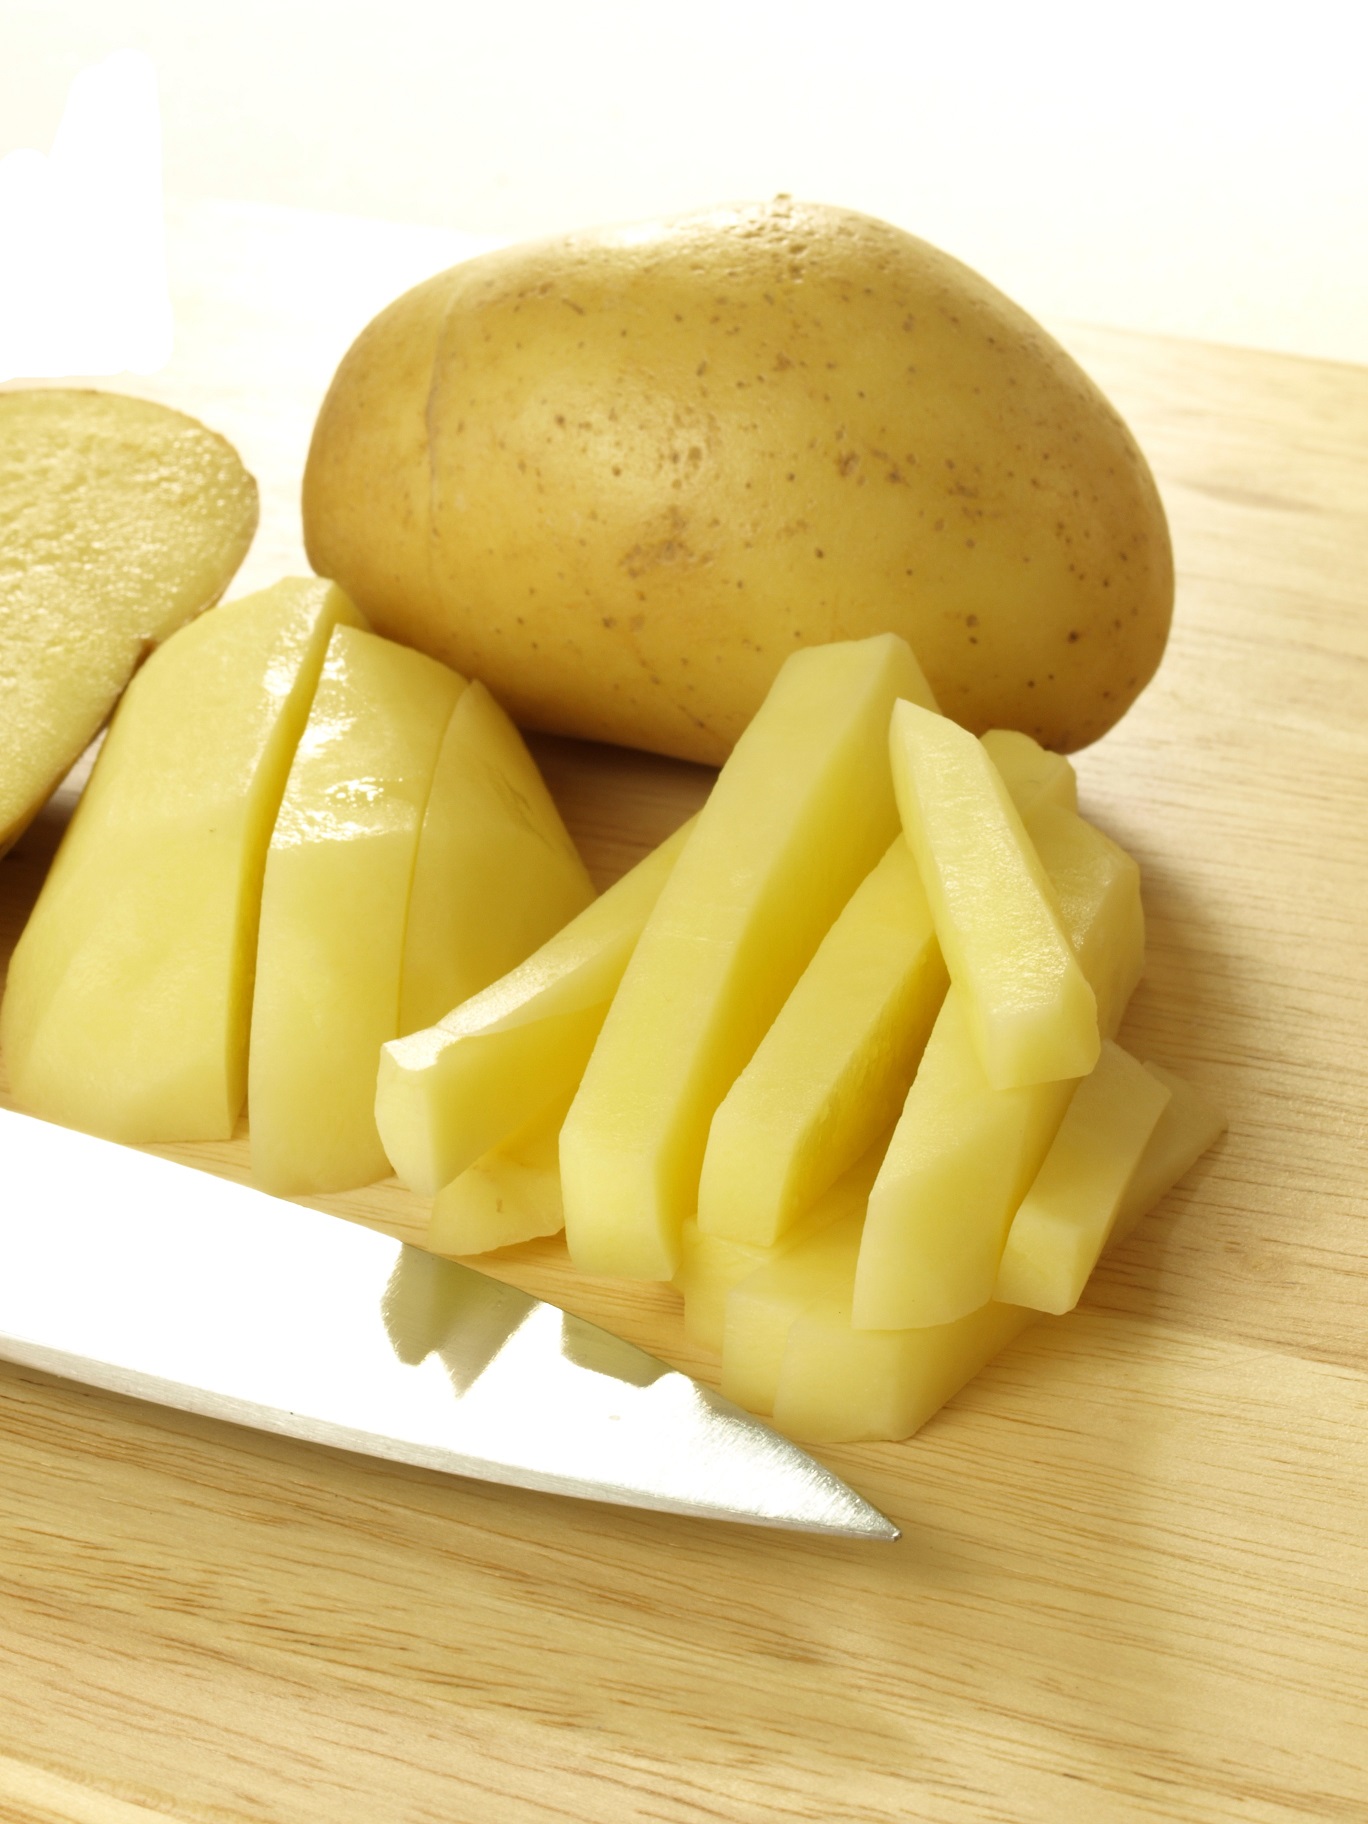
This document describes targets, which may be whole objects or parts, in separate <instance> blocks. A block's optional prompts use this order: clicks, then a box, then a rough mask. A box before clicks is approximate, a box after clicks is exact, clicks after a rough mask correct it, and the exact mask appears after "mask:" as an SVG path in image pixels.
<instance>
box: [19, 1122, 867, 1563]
mask: <svg viewBox="0 0 1368 1824" xmlns="http://www.w3.org/2000/svg"><path fill="white" fill-rule="evenodd" d="M0 1166H2V1167H3V1170H2V1171H0V1182H3V1183H4V1184H5V1185H6V1186H7V1187H8V1188H7V1190H6V1193H5V1197H4V1202H3V1205H0V1356H3V1357H7V1358H8V1359H9V1360H11V1361H14V1362H17V1363H20V1364H24V1365H27V1366H30V1367H35V1368H39V1369H43V1370H46V1371H47V1372H49V1373H53V1374H56V1375H60V1376H63V1377H65V1378H67V1379H72V1380H78V1381H82V1382H85V1383H87V1384H88V1385H91V1386H95V1387H101V1388H105V1389H108V1390H110V1391H112V1392H115V1393H119V1394H125V1395H131V1396H133V1397H136V1398H139V1399H144V1400H152V1401H156V1402H158V1403H160V1404H162V1405H167V1406H175V1407H179V1408H181V1409H183V1410H185V1411H187V1412H195V1413H200V1414H203V1415H205V1416H207V1417H210V1418H214V1419H222V1420H227V1421H230V1422H233V1423H236V1424H241V1425H249V1426H254V1427H256V1428H257V1429H260V1430H265V1431H274V1432H281V1433H284V1434H285V1435H287V1436H291V1437H298V1438H303V1439H306V1440H308V1441H310V1442H313V1443H320V1444H326V1445H332V1446H337V1447H340V1448H342V1449H346V1450H353V1451H361V1452H364V1453H366V1454H368V1455H371V1456H378V1457H387V1458H391V1459H393V1460H396V1461H399V1462H405V1463H414V1464H419V1465H421V1466H423V1467H425V1468H429V1469H435V1470H439V1471H445V1472H448V1473H451V1474H454V1475H458V1476H470V1477H477V1478H479V1479H481V1480H485V1481H493V1482H504V1483H510V1484H512V1485H514V1486H517V1487H521V1488H529V1489H539V1490H545V1491H549V1492H553V1493H558V1494H564V1495H573V1496H579V1497H583V1498H588V1499H592V1500H598V1501H609V1502H615V1503H618V1504H620V1505H625V1506H631V1507H642V1508H649V1509H656V1510H659V1511H663V1512H668V1513H676V1514H687V1515H693V1516H697V1517H701V1518H709V1519H718V1520H736V1521H746V1522H750V1523H752V1524H759V1525H765V1526H777V1527H789V1528H795V1529H797V1530H800V1531H805V1532H814V1533H836V1534H846V1535H851V1536H856V1537H860V1538H867V1539H896V1538H897V1537H898V1529H897V1528H896V1527H895V1526H894V1525H893V1524H892V1522H891V1521H889V1520H887V1519H886V1518H885V1517H884V1516H883V1515H882V1514H880V1513H879V1512H878V1511H877V1509H875V1508H873V1507H871V1506H870V1504H869V1503H868V1502H866V1501H864V1500H863V1499H862V1498H861V1497H860V1496H859V1495H857V1494H856V1493H855V1492H854V1490H852V1489H850V1488H849V1487H847V1486H846V1484H845V1483H844V1482H842V1481H841V1480H840V1479H839V1478H838V1477H837V1476H835V1475H833V1474H832V1473H831V1471H830V1470H828V1469H826V1468H825V1467H824V1466H823V1465H821V1464H819V1463H817V1462H816V1461H814V1459H813V1458H811V1457H809V1456H808V1455H807V1454H806V1453H805V1452H804V1451H802V1450H800V1449H799V1448H798V1447H797V1446H796V1445H794V1444H792V1443H790V1442H789V1441H788V1440H787V1439H785V1438H782V1437H780V1436H779V1434H778V1433H777V1432H775V1431H773V1430H772V1429H771V1428H770V1427H769V1426H767V1425H765V1424H763V1423H762V1422H761V1421H760V1420H759V1419H756V1418H754V1417H752V1415H751V1414H749V1413H746V1412H743V1411H742V1410H741V1409H740V1408H739V1407H737V1406H733V1405H732V1404H731V1403H730V1402H729V1401H727V1400H724V1399H722V1398H721V1396H720V1395H718V1394H716V1393H714V1392H712V1391H711V1389H709V1388H707V1387H704V1386H702V1385H701V1384H700V1383H698V1382H696V1381H693V1380H690V1379H689V1378H688V1377H687V1376H686V1375H684V1374H681V1373H679V1372H678V1371H676V1370H674V1369H671V1368H669V1367H667V1366H666V1365H665V1364H664V1363H663V1362H659V1361H657V1360H656V1359H655V1358H654V1357H652V1356H649V1355H647V1354H646V1353H645V1352H644V1351H642V1350H640V1349H637V1348H635V1347H634V1346H633V1345H632V1344H630V1343H627V1342H624V1341H623V1340H622V1339H621V1338H620V1337H616V1336H613V1335H612V1334H610V1333H609V1332H608V1331H606V1330H602V1329H599V1328H598V1327H597V1326H596V1325H593V1324H590V1323H587V1322H585V1320H584V1319H582V1318H579V1317H576V1316H574V1315H573V1314H571V1313H569V1312H566V1311H562V1310H560V1309H559V1308H558V1307H557V1306H554V1305H550V1304H547V1303H545V1302H543V1301H542V1300H540V1299H536V1298H533V1297H531V1296H530V1295H529V1294H527V1293H524V1292H521V1291H519V1290H517V1289H516V1288H515V1287H513V1286H509V1285H505V1284H504V1283H502V1282H501V1281H499V1280H495V1279H491V1278H490V1277H489V1276H488V1275H486V1274H482V1273H478V1272H476V1271H475V1270H474V1269H472V1268H470V1267H466V1266H464V1265H461V1264H460V1263H458V1262H456V1261H451V1260H444V1259H441V1258H439V1257H438V1256H436V1255H432V1254H426V1253H424V1252H423V1251H422V1250H421V1249H419V1248H415V1247H411V1246H408V1245H406V1244H403V1243H401V1242H398V1241H395V1240H393V1239H391V1238H390V1237H388V1236H386V1235H383V1234H380V1233H378V1232H376V1231H374V1230H371V1229H367V1228H364V1227H361V1226H360V1225H359V1224H355V1223H351V1222H347V1221H345V1220H343V1219H341V1218H339V1217H336V1216H332V1215H327V1214H324V1213H323V1212H321V1211H317V1210H312V1209H308V1208H306V1207H305V1206H303V1205H300V1204H295V1203H289V1202H286V1201H284V1200H282V1199H280V1198H276V1197H270V1196H267V1195H266V1194H265V1193H264V1192H261V1191H256V1190H252V1189H249V1188H248V1187H246V1186H243V1185H239V1184H234V1183H232V1182H230V1181H229V1180H227V1179H223V1178H216V1177H214V1176H212V1175H211V1174H209V1173H206V1172H198V1171H195V1170H193V1169H191V1168H189V1167H187V1166H183V1165H179V1164H176V1163H175V1162H173V1161H171V1160H168V1159H162V1158H159V1157H157V1156H156V1155H153V1154H150V1153H143V1152H139V1151H136V1150H135V1149H133V1148H130V1147H124V1146H118V1145H115V1144H113V1143H112V1142H110V1141H107V1140H97V1139H93V1138H91V1137H90V1136H89V1135H86V1134H79V1133H75V1132H73V1131H71V1130H70V1129H67V1128H59V1127H54V1126H52V1125H50V1124H49V1123H47V1122H43V1121H38V1120H34V1119H33V1118H32V1117H30V1116H27V1115H19V1114H15V1113H13V1112H11V1111H9V1110H5V1109H0Z"/></svg>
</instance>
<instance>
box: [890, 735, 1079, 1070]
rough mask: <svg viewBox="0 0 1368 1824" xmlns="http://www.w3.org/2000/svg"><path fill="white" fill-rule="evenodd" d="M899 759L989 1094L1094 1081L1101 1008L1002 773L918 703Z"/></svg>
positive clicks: (902, 791)
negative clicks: (1062, 1082)
mask: <svg viewBox="0 0 1368 1824" xmlns="http://www.w3.org/2000/svg"><path fill="white" fill-rule="evenodd" d="M890 751H891V754H892V762H893V780H894V785H895V787H896V790H897V794H898V808H899V811H900V812H901V815H902V822H903V829H904V831H905V833H906V836H907V840H908V844H909V846H910V848H911V850H912V853H913V855H914V857H915V858H916V863H917V870H918V872H919V874H920V875H921V879H922V884H923V886H924V887H925V888H926V894H927V898H928V900H929V901H930V904H931V916H932V918H933V919H934V920H935V925H936V935H937V937H938V938H939V939H940V946H941V951H942V953H943V954H944V957H945V961H946V966H947V968H948V969H949V971H950V979H951V981H952V982H953V983H954V984H955V986H956V988H957V989H958V990H959V993H960V994H961V995H962V996H963V998H964V1006H965V1012H966V1014H967V1017H968V1020H969V1028H970V1031H971V1033H972V1034H973V1039H974V1045H975V1048H976V1049H977V1051H978V1054H979V1061H980V1063H981V1064H982V1065H983V1070H984V1074H985V1076H986V1077H987V1079H988V1081H989V1083H991V1084H992V1085H993V1087H994V1088H995V1089H1016V1088H1019V1087H1021V1086H1022V1085H1024V1084H1030V1083H1044V1082H1052V1081H1057V1080H1058V1079H1060V1078H1062V1077H1082V1076H1086V1074H1087V1073H1088V1071H1090V1070H1091V1069H1092V1067H1093V1065H1094V1064H1095V1063H1096V1062H1097V1053H1098V1045H1099V1038H1098V1030H1097V1005H1096V1000H1095V998H1094V995H1093V991H1092V989H1091V988H1090V987H1089V986H1088V982H1087V980H1086V978H1085V976H1084V974H1083V971H1082V969H1081V968H1080V967H1079V963H1078V959H1077V957H1076V956H1075V955H1074V952H1073V947H1072V946H1071V944H1070V942H1069V937H1068V933H1067V932H1066V930H1065V928H1064V923H1063V920H1062V918H1061V915H1060V910H1059V904H1058V901H1057V899H1056V897H1055V893H1054V890H1053V888H1052V887H1051V885H1050V881H1049V877H1048V875H1047V874H1046V872H1045V869H1044V868H1043V867H1042V866H1041V863H1040V859H1039V857H1038V856H1037V855H1036V852H1035V848H1034V846H1033V844H1032V842H1031V839H1030V837H1029V836H1028V834H1027V833H1026V829H1025V826H1024V825H1023V823H1022V820H1021V816H1020V814H1019V813H1018V811H1017V809H1016V806H1015V805H1014V804H1013V802H1012V798H1011V795H1010V793H1009V791H1008V789H1007V787H1006V786H1005V784H1004V783H1003V780H1002V776H1001V775H1000V774H999V772H998V770H997V768H996V766H995V765H994V764H993V762H992V760H991V759H990V758H989V756H988V754H987V752H986V751H985V750H984V748H983V746H982V744H981V743H980V742H979V741H976V740H975V739H974V737H973V736H972V735H971V734H969V733H968V731H967V730H966V729H962V728H960V727H958V726H957V725H956V724H955V723H953V722H951V721H949V720H948V718H946V717H944V716H937V715H932V714H930V713H928V711H927V710H925V709H924V708H922V707H921V706H920V705H919V704H916V703H899V705H898V707H897V709H896V711H895V712H894V716H893V724H892V730H891V734H890Z"/></svg>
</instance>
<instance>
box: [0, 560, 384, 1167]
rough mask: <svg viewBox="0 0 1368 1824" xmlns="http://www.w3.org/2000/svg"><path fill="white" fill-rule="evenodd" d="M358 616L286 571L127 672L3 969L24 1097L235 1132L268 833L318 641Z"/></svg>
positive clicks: (2, 1017) (7, 1030)
mask: <svg viewBox="0 0 1368 1824" xmlns="http://www.w3.org/2000/svg"><path fill="white" fill-rule="evenodd" d="M358 618H359V617H358V616H357V613H356V610H355V609H354V608H353V607H352V605H351V603H350V602H349V601H348V600H347V598H346V597H345V596H344V595H343V594H342V592H341V591H340V590H339V589H336V588H334V587H333V585H332V584H330V583H324V582H319V581H318V580H316V579H312V578H311V579H308V580H302V579H301V580H289V581H286V582H282V583H278V584H276V585H275V587H274V588H271V589H267V590H264V591H262V592H261V593H260V594H258V595H254V596H248V597H246V598H245V599H244V600H242V601H238V602H232V603H230V604H228V605H227V606H226V607H223V608H219V609H217V610H215V612H214V613H213V614H211V615H206V616H205V617H204V618H202V619H201V620H198V621H196V622H194V623H193V624H192V625H191V626H189V627H186V628H183V629H182V630H181V631H180V632H179V633H177V634H175V635H174V636H173V637H172V638H171V639H169V640H168V641H167V642H166V644H165V645H164V646H162V647H160V648H159V649H158V650H157V651H156V652H155V653H153V655H152V657H151V658H150V659H149V660H148V661H147V663H146V665H144V666H143V668H142V670H141V671H140V672H139V673H138V675H137V676H136V677H135V678H134V680H133V682H132V684H131V685H130V686H129V688H128V690H127V692H126V693H125V695H124V698H123V701H122V702H121V703H120V705H119V708H118V711H117V713H116V714H115V717H114V721H113V724H112V726H111V728H110V730H109V734H108V737H107V738H106V740H105V743H104V746H103V748H102V749H101V751H100V756H99V759H98V761H97V763H96V766H95V769H94V772H93V774H92V775H91V780H90V783H89V785H88V786H87V788H86V791H85V795H84V797H83V798H82V800H81V803H80V805H79V806H78V808H77V811H76V815H75V817H74V818H73V820H72V822H71V825H70V828H69V829H68V831H67V834H66V837H65V839H64V841H63V843H62V846H61V848H60V849H59V851H58V853H57V858H56V860H55V862H54V863H53V866H52V869H51V872H50V873H49V875H48V878H47V881H46V882H45V884H44V887H43V891H42V893H41V894H40V896H39V899H38V903H37V905H36V906H35V907H34V911H33V915H32V917H31V918H30V920H29V923H28V927H27V929H26V930H25V932H24V934H23V936H22V937H21V939H20V941H19V944H18V947H17V948H16V950H15V952H14V957H13V960H12V961H11V964H10V971H9V983H8V988H7V991H6V995H5V1003H4V1009H3V1012H2V1013H0V1035H2V1036H3V1043H4V1048H5V1055H6V1059H7V1062H8V1066H9V1072H10V1080H11V1083H12V1085H13V1088H14V1093H15V1096H16V1098H17V1099H18V1100H19V1101H20V1102H21V1103H22V1104H23V1106H25V1107H27V1108H31V1109H32V1110H33V1111H34V1112H35V1113H36V1114H40V1115H43V1116H45V1117H46V1118H47V1119H49V1120H53V1121H61V1122H65V1123H67V1124H68V1125H70V1126H73V1127H80V1128H84V1129H86V1131H87V1132H90V1133H97V1134H103V1135H105V1136H107V1137H108V1138H110V1139H113V1140H122V1141H126V1142H129V1143H139V1142H144V1141H170V1140H220V1139H226V1138H228V1136H229V1135H231V1133H232V1131H233V1127H234V1124H235V1123H236V1121H237V1117H238V1114H239V1112H240V1110H241V1108H242V1102H243V1097H244V1094H245V1092H246V1086H247V1034H248V1026H249V1019H250V1009H251V999H252V978H253V970H254V967H255V959H256V937H257V914H258V907H259V901H260V894H261V879H262V870H263V868H264V866H265V860H266V851H267V844H268V843H269V841H270V837H271V829H272V826H273V824H274V822H275V816H276V811H277V809H278V807H279V804H280V800H281V794H282V792H283V791H284V787H285V779H286V775H287V774H288V772H289V769H290V764H291V761H292V759H293V757H294V753H295V747H296V744H297V742H298V741H299V738H300V734H301V731H302V730H303V728H304V725H305V720H306V718H307V716H308V713H309V705H310V702H311V701H312V698H313V694H314V687H315V685H316V684H317V682H318V676H319V671H320V668H321V666H322V664H323V654H324V650H325V648H326V647H327V644H328V641H329V639H330V637H331V635H332V632H333V629H334V627H335V626H337V625H338V624H339V623H342V624H346V625H354V624H355V623H356V621H357V620H358Z"/></svg>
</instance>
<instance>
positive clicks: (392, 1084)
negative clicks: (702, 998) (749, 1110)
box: [375, 822, 693, 1196]
mask: <svg viewBox="0 0 1368 1824" xmlns="http://www.w3.org/2000/svg"><path fill="white" fill-rule="evenodd" d="M692 828H693V824H692V822H690V823H687V824H685V825H684V827H683V828H682V829H679V830H676V831H675V833H674V835H673V836H671V837H670V838H669V840H668V841H667V842H663V843H661V845H660V847H659V848H658V849H655V850H653V851H652V852H651V854H649V855H648V856H646V857H645V859H644V860H643V861H640V862H638V863H637V865H636V867H634V868H633V869H632V870H631V872H630V873H628V874H624V875H623V877H622V879H621V880H619V881H616V882H615V883H614V884H613V885H612V886H611V887H609V889H608V891H607V892H606V893H603V894H601V895H600V897H599V898H598V899H596V900H594V901H593V902H592V903H591V904H590V905H588V906H586V907H585V909H584V911H583V912H581V913H580V914H579V916H578V917H577V918H574V919H572V920H571V921H570V923H569V924H568V925H567V926H566V927H565V929H564V930H563V931H560V932H558V933H557V934H556V936H554V937H552V938H549V939H548V940H547V942H546V943H544V944H543V945H542V947H541V949H540V950H538V951H537V952H536V953H535V955H533V956H530V957H528V959H527V961H526V962H524V963H520V964H519V965H518V967H517V968H516V969H512V970H510V971H509V973H508V974H507V975H506V976H504V977H503V978H502V980H500V981H497V982H494V983H492V984H491V986H490V987H488V988H485V989H483V990H482V991H481V992H480V993H479V994H476V995H473V996H472V997H471V999H470V1000H468V1001H464V1002H462V1004H461V1005H460V1006H459V1007H457V1008H455V1009H454V1010H453V1011H452V1012H451V1013H449V1014H448V1015H447V1016H446V1017H445V1018H444V1019H442V1020H439V1021H438V1023H437V1024H436V1025H435V1026H429V1027H426V1028H424V1030H423V1031H421V1032H414V1033H410V1034H409V1035H408V1036H407V1037H406V1038H401V1039H396V1040H394V1041H393V1043H391V1044H388V1045H386V1046H385V1047H384V1048H383V1050H382V1051H381V1053H380V1072H379V1082H378V1084H377V1087H376V1091H375V1118H376V1122H377V1124H378V1126H379V1129H380V1137H381V1139H382V1141H383V1142H384V1146H385V1151H386V1153H387V1154H388V1156H389V1161H390V1164H391V1165H392V1166H393V1167H394V1170H395V1171H396V1172H397V1173H398V1175H399V1177H400V1178H401V1179H402V1181H403V1182H404V1183H405V1184H406V1185H407V1186H408V1187H409V1189H410V1190H414V1191H420V1192H424V1193H426V1194H427V1195H429V1196H431V1195H433V1194H434V1193H435V1192H437V1191H438V1190H440V1189H441V1187H442V1186H443V1185H445V1184H449V1183H450V1182H451V1181H452V1180H453V1179H454V1178H456V1177H458V1176H459V1175H460V1174H461V1173H462V1172H464V1171H465V1170H466V1169H467V1168H468V1167H469V1166H472V1165H474V1164H475V1162H476V1160H477V1159H479V1158H481V1157H482V1156H483V1155H484V1154H485V1153H487V1152H489V1151H490V1150H491V1148H493V1147H496V1146H498V1145H499V1143H500V1142H501V1141H503V1140H506V1139H507V1138H508V1137H509V1135H510V1134H513V1133H515V1132H516V1131H517V1130H518V1129H519V1128H520V1127H522V1126H523V1125H524V1124H525V1123H526V1122H527V1121H529V1120H531V1119H532V1118H533V1117H534V1116H537V1115H539V1114H541V1113H542V1112H543V1111H544V1110H546V1109H547V1108H548V1107H549V1105H550V1104H551V1103H553V1102H554V1101H555V1100H556V1099H557V1098H558V1097H560V1096H562V1095H564V1094H567V1093H569V1092H571V1091H573V1090H574V1088H575V1086H576V1085H577V1084H578V1082H579V1080H580V1078H581V1076H582V1075H583V1074H584V1066H585V1063H586V1061H587V1060H588V1057H589V1054H590V1052H591V1051H592V1050H593V1047H594V1041H595V1039H596V1038H597V1037H598V1034H599V1029H600V1027H601V1026H602V1025H603V1020H604V1016H605V1014H606V1013H607V1011H608V1004H609V1002H610V1001H611V1000H612V998H613V995H614V994H615V992H616V991H617V986H618V983H619V982H620V981H621V980H622V972H623V970H624V969H625V968H626V967H627V960H628V958H629V957H630V956H631V954H632V950H633V947H634V946H635V944H636V942H637V939H638V938H639V937H640V935H641V931H642V927H643V926H644V925H645V923H646V919H647V917H648V915H649V913H650V911H651V908H652V907H653V906H654V905H655V902H656V899H657V897H658V896H659V893H660V889H661V887H662V886H663V885H664V884H665V881H666V880H667V879H668V878H669V874H670V870H671V869H672V868H673V867H674V865H675V863H676V861H677V860H678V859H679V856H680V853H681V852H682V850H683V848H684V845H685V843H686V842H687V841H688V839H689V832H690V831H691V830H692Z"/></svg>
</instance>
